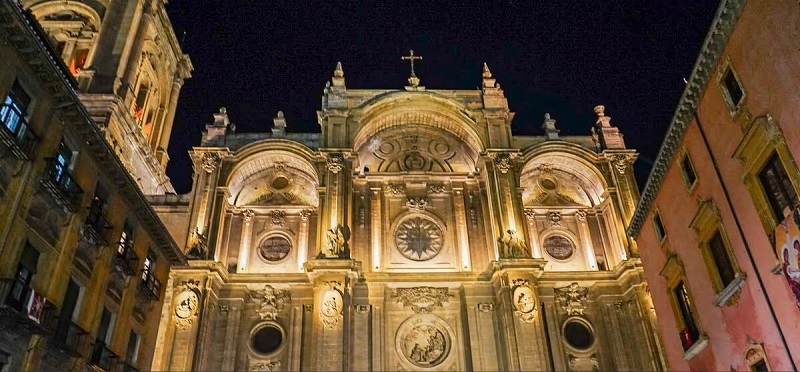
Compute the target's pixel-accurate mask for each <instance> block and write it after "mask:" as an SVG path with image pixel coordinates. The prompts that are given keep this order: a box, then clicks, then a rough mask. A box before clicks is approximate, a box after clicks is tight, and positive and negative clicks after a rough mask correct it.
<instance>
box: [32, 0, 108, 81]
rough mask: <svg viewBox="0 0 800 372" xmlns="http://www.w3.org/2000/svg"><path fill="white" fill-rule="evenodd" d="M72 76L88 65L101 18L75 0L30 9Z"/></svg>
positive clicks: (50, 3) (94, 11)
mask: <svg viewBox="0 0 800 372" xmlns="http://www.w3.org/2000/svg"><path fill="white" fill-rule="evenodd" d="M30 10H31V12H32V13H33V15H34V16H35V17H36V19H37V20H39V23H40V24H41V26H42V28H43V29H44V30H45V32H47V33H48V36H49V37H50V41H51V43H52V44H53V48H54V49H55V50H56V51H57V52H58V53H59V54H60V55H61V58H62V59H63V60H64V63H65V64H66V65H67V67H68V68H69V70H70V72H71V73H72V74H73V75H77V74H78V73H80V72H81V71H82V70H83V69H84V68H86V67H88V66H89V65H90V64H91V60H92V56H93V54H94V46H95V42H96V40H97V37H96V36H97V33H98V32H99V31H100V27H101V24H102V17H101V15H100V13H98V11H97V10H96V9H95V8H93V7H91V6H89V5H87V4H84V3H82V2H78V1H48V2H44V3H40V4H37V5H34V6H32V7H31V8H30Z"/></svg>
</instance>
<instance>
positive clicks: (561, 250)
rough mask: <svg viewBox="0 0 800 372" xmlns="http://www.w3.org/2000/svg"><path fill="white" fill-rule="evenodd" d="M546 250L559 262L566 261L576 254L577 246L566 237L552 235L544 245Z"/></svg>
mask: <svg viewBox="0 0 800 372" xmlns="http://www.w3.org/2000/svg"><path fill="white" fill-rule="evenodd" d="M542 246H543V247H544V250H545V251H546V252H547V254H549V255H550V256H551V257H553V258H555V259H557V260H566V259H568V258H570V257H572V254H573V253H575V244H573V243H572V240H569V239H568V238H567V237H565V236H561V235H551V236H548V237H547V239H545V240H544V243H542Z"/></svg>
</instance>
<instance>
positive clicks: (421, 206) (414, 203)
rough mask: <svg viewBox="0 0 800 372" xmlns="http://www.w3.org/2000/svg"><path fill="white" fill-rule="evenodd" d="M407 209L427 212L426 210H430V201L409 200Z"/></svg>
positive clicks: (420, 199) (422, 199)
mask: <svg viewBox="0 0 800 372" xmlns="http://www.w3.org/2000/svg"><path fill="white" fill-rule="evenodd" d="M406 207H408V209H409V210H412V211H417V212H422V211H424V210H425V208H428V199H427V198H408V201H406Z"/></svg>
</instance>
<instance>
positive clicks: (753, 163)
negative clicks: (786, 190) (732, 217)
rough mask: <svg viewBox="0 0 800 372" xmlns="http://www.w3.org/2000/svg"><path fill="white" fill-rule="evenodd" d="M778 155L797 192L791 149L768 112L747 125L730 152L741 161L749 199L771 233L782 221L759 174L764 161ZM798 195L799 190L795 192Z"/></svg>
mask: <svg viewBox="0 0 800 372" xmlns="http://www.w3.org/2000/svg"><path fill="white" fill-rule="evenodd" d="M773 154H777V155H778V157H779V159H780V162H781V164H782V165H783V169H784V171H785V172H786V175H787V176H788V177H789V181H791V184H792V186H793V187H794V190H795V192H796V193H798V191H799V190H800V170H798V167H797V164H796V163H795V162H794V158H793V156H792V152H791V149H790V148H789V146H788V145H787V143H786V138H785V137H784V135H783V131H782V130H781V128H780V125H779V124H778V122H777V120H775V119H774V118H772V116H771V115H770V114H769V113H767V114H765V115H763V116H760V117H758V118H756V119H754V120H753V122H752V123H751V124H750V125H748V126H747V131H746V132H745V135H744V137H743V138H742V141H741V142H740V143H739V145H738V146H737V148H736V150H735V151H734V153H733V157H734V158H736V159H738V160H740V161H741V162H742V179H743V181H744V184H745V187H746V188H747V191H748V192H749V193H750V198H751V200H752V201H753V204H754V206H755V209H756V213H757V214H758V217H759V219H760V220H761V224H762V227H763V228H764V232H765V233H767V235H770V234H772V232H773V231H774V230H775V227H776V226H778V224H779V223H781V221H782V220H783V219H782V218H781V220H778V219H777V217H776V216H774V213H773V211H772V206H771V205H770V203H769V199H768V197H767V191H766V190H765V189H764V187H763V186H762V185H761V182H760V180H759V177H758V174H759V172H760V171H761V169H762V168H763V167H764V164H765V163H766V162H767V161H768V160H769V159H770V158H771V157H772V155H773ZM798 195H800V193H798Z"/></svg>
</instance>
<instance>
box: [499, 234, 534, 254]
mask: <svg viewBox="0 0 800 372" xmlns="http://www.w3.org/2000/svg"><path fill="white" fill-rule="evenodd" d="M498 243H500V258H530V257H531V256H530V254H529V253H528V248H527V247H526V246H525V242H524V241H523V240H522V238H520V237H518V236H517V232H516V231H514V230H508V231H506V235H505V236H504V237H502V238H500V239H498Z"/></svg>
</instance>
